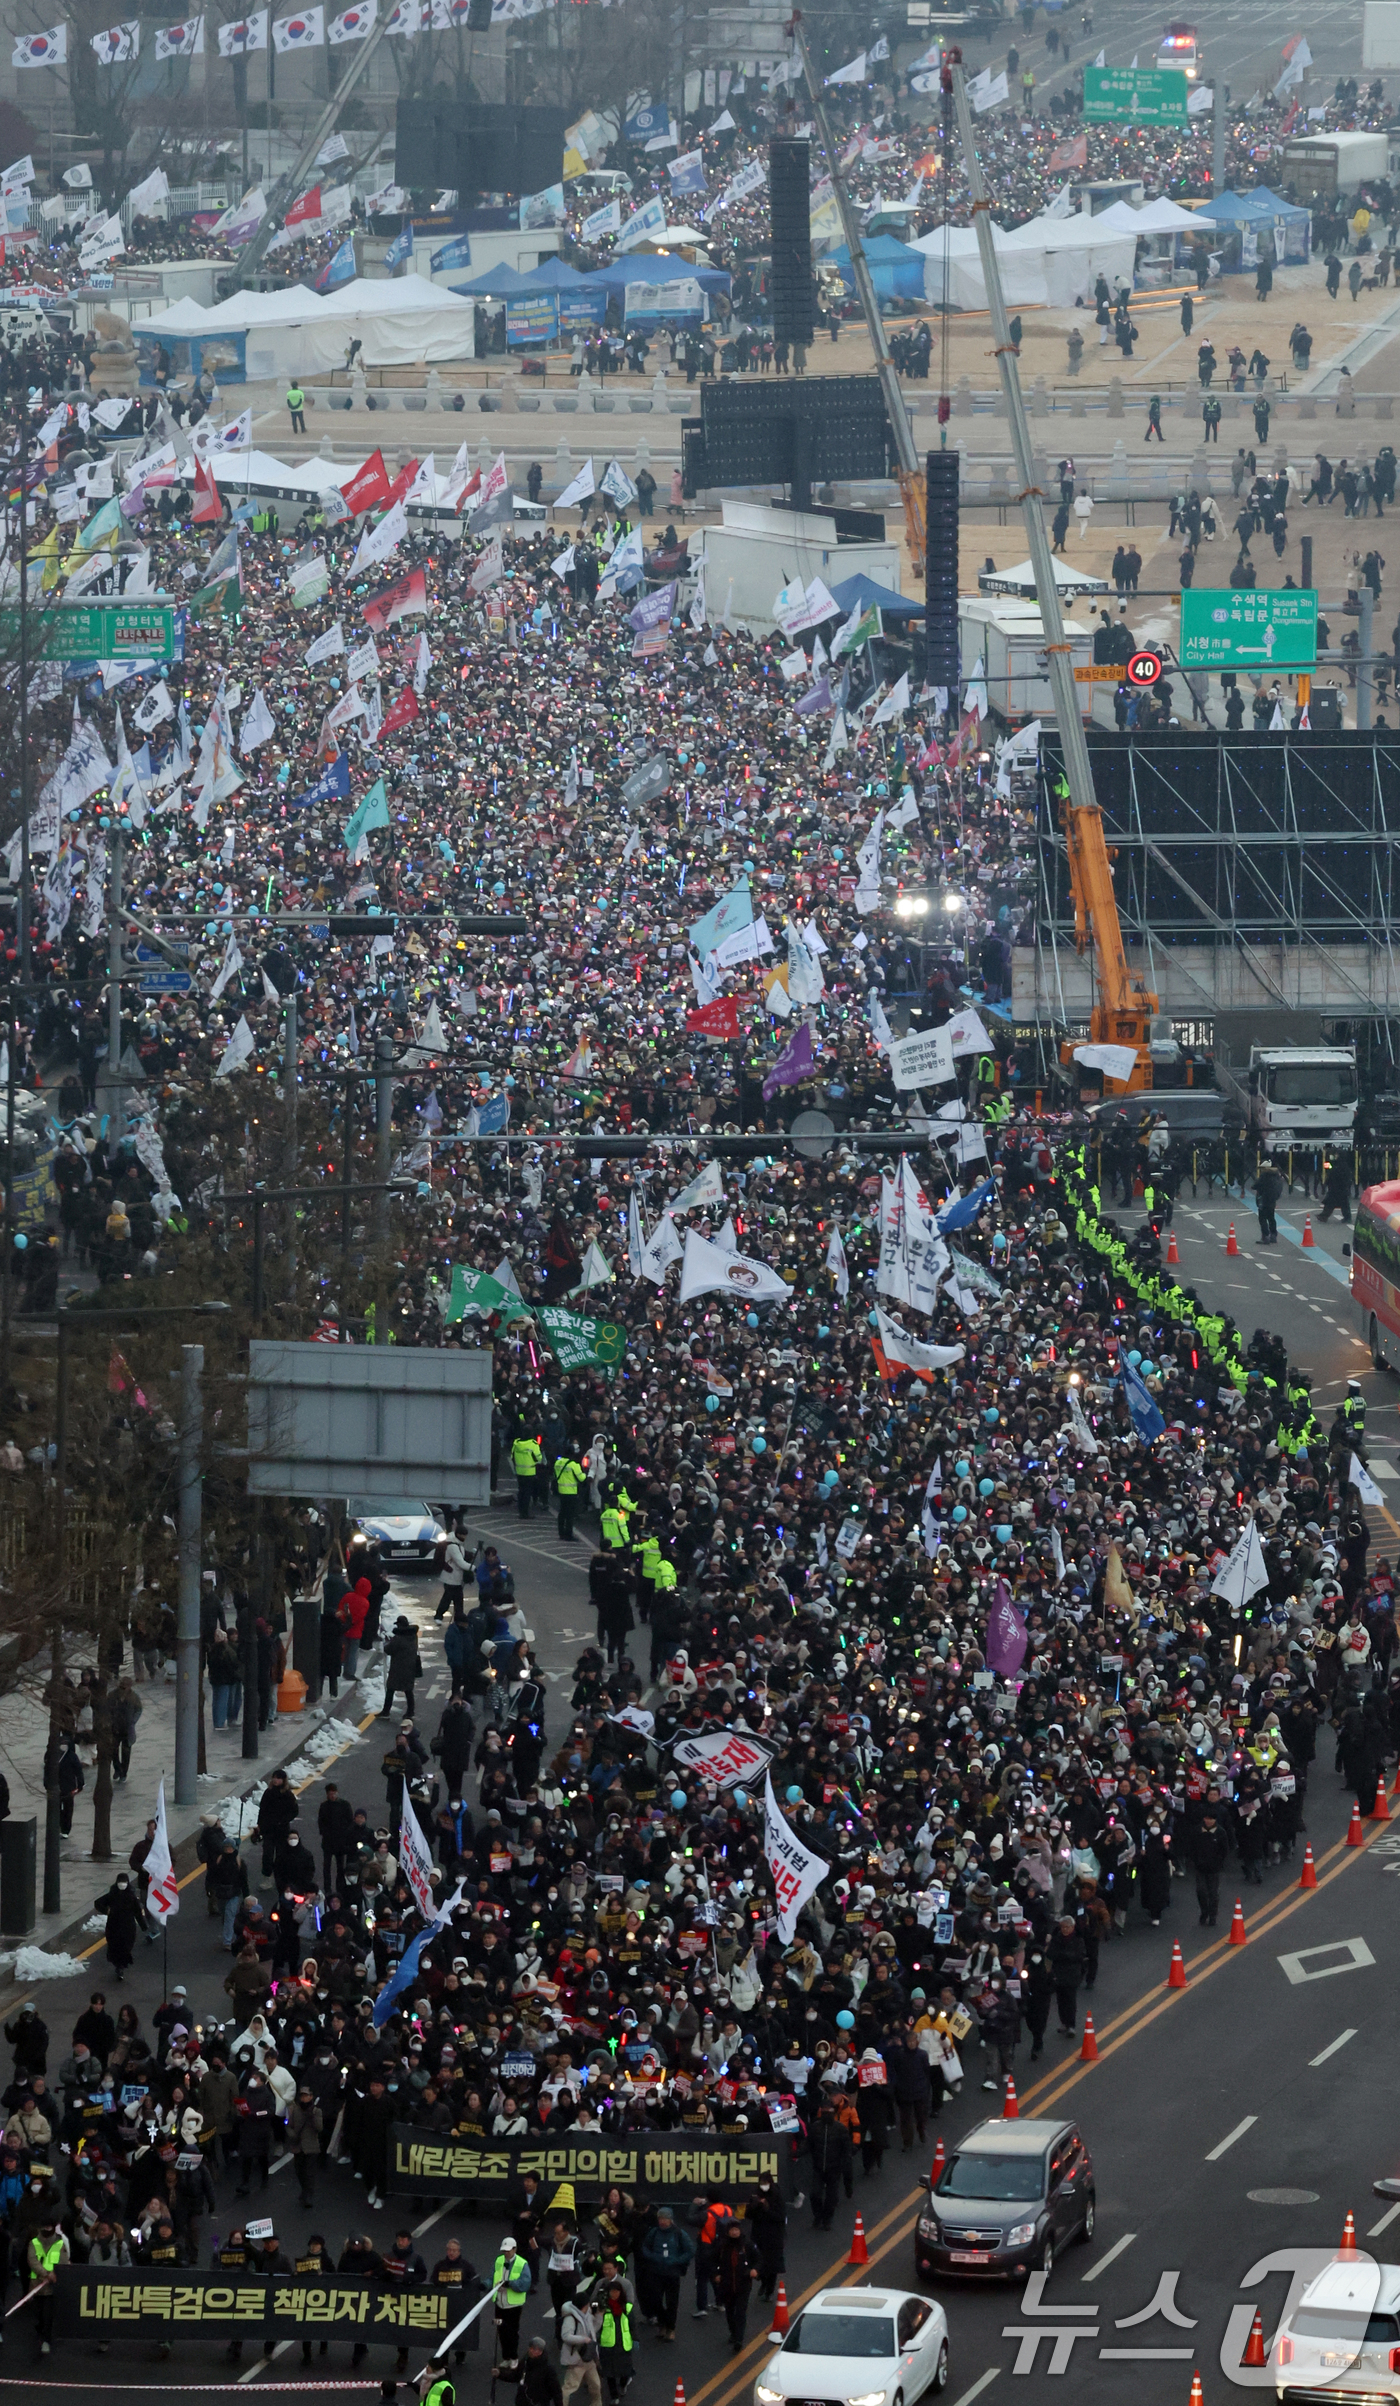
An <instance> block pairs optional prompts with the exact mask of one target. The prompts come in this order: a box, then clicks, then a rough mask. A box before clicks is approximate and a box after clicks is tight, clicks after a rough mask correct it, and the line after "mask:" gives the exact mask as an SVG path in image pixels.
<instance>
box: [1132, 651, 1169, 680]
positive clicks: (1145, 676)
mask: <svg viewBox="0 0 1400 2406" xmlns="http://www.w3.org/2000/svg"><path fill="white" fill-rule="evenodd" d="M1161 673H1162V663H1161V661H1160V660H1159V659H1158V657H1157V655H1156V653H1155V652H1134V654H1133V656H1132V658H1131V660H1130V661H1129V662H1128V667H1127V679H1128V683H1129V684H1130V685H1155V684H1156V682H1157V679H1158V678H1159V677H1160V675H1161Z"/></svg>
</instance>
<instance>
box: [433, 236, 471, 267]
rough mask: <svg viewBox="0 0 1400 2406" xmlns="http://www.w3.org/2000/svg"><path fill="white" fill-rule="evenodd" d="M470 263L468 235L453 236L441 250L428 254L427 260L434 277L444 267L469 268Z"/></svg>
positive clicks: (469, 240) (469, 237)
mask: <svg viewBox="0 0 1400 2406" xmlns="http://www.w3.org/2000/svg"><path fill="white" fill-rule="evenodd" d="M471 263H472V240H471V236H470V234H454V235H453V237H452V240H451V241H450V242H445V243H444V244H443V246H442V248H441V250H438V251H433V252H432V253H430V255H429V259H428V265H429V267H430V268H431V269H432V272H433V274H434V275H435V276H440V275H441V273H442V271H443V269H444V268H445V267H470V266H471Z"/></svg>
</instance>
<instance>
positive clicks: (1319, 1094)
mask: <svg viewBox="0 0 1400 2406" xmlns="http://www.w3.org/2000/svg"><path fill="white" fill-rule="evenodd" d="M1215 1076H1216V1084H1217V1085H1218V1086H1219V1087H1220V1088H1221V1090H1222V1092H1223V1093H1225V1094H1228V1095H1232V1096H1233V1097H1234V1099H1235V1101H1236V1102H1237V1103H1238V1105H1239V1108H1240V1112H1241V1114H1242V1116H1243V1118H1244V1122H1245V1126H1246V1128H1247V1129H1249V1130H1250V1131H1251V1132H1252V1133H1253V1135H1254V1136H1255V1138H1256V1140H1257V1141H1258V1142H1259V1144H1261V1145H1262V1147H1263V1149H1264V1151H1265V1152H1266V1153H1284V1152H1287V1151H1288V1150H1289V1148H1290V1147H1296V1148H1297V1149H1298V1150H1299V1151H1301V1152H1307V1151H1308V1150H1309V1149H1310V1148H1311V1147H1313V1146H1317V1145H1333V1144H1340V1143H1346V1144H1350V1143H1351V1141H1352V1136H1353V1132H1354V1130H1355V1126H1356V1055H1355V1053H1354V1052H1352V1051H1351V1050H1349V1049H1347V1048H1344V1047H1340V1046H1334V1045H1323V1044H1318V1045H1309V1044H1256V1045H1253V1046H1251V1048H1250V1055H1249V1068H1248V1070H1247V1071H1240V1070H1232V1069H1227V1068H1226V1067H1225V1065H1224V1064H1223V1063H1222V1062H1219V1061H1217V1063H1216V1069H1215Z"/></svg>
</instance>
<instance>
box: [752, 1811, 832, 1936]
mask: <svg viewBox="0 0 1400 2406" xmlns="http://www.w3.org/2000/svg"><path fill="white" fill-rule="evenodd" d="M763 1855H764V1860H765V1862H766V1863H767V1865H768V1869H769V1871H770V1872H771V1874H772V1878H773V1888H774V1892H775V1895H776V1897H777V1904H778V1936H779V1937H780V1938H781V1939H782V1941H783V1944H784V1946H786V1945H787V1944H788V1942H789V1941H790V1939H791V1938H792V1934H793V1932H794V1931H795V1929H796V1928H797V1916H798V1914H799V1913H800V1912H801V1911H802V1908H803V1906H804V1905H805V1904H806V1902H807V1899H808V1897H809V1896H815V1895H816V1892H817V1890H818V1889H819V1888H820V1886H821V1884H822V1881H823V1880H824V1879H825V1878H826V1875H827V1873H828V1872H829V1871H830V1869H831V1865H830V1864H829V1863H828V1862H827V1860H826V1857H825V1856H824V1855H814V1854H813V1852H812V1850H811V1848H810V1847H809V1846H804V1845H803V1843H802V1840H801V1839H800V1838H799V1837H798V1836H797V1834H796V1832H795V1831H794V1830H793V1828H792V1826H791V1824H790V1823H789V1822H788V1821H787V1820H786V1819H785V1817H784V1815H783V1814H782V1813H781V1812H780V1811H779V1809H778V1799H777V1797H776V1796H775V1795H774V1794H773V1775H772V1773H771V1771H766V1772H765V1773H764V1775H763Z"/></svg>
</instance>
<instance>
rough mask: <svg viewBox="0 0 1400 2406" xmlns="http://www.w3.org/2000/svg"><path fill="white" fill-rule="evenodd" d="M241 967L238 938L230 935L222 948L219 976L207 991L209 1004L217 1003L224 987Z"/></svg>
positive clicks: (241, 960)
mask: <svg viewBox="0 0 1400 2406" xmlns="http://www.w3.org/2000/svg"><path fill="white" fill-rule="evenodd" d="M242 966H243V955H242V953H241V952H240V951H239V949H238V938H237V936H235V935H230V937H229V939H228V942H227V943H226V944H225V946H224V957H223V959H222V961H221V962H220V964H219V974H218V976H217V977H216V978H215V980H214V983H213V985H212V986H211V987H210V989H209V1000H210V1001H211V1002H217V1001H218V999H219V996H220V995H221V994H222V993H223V990H224V988H225V986H227V985H228V984H229V983H230V981H231V980H232V979H233V978H235V977H237V975H238V972H239V970H240V969H241V968H242Z"/></svg>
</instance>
